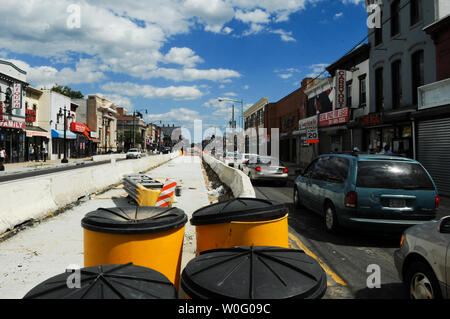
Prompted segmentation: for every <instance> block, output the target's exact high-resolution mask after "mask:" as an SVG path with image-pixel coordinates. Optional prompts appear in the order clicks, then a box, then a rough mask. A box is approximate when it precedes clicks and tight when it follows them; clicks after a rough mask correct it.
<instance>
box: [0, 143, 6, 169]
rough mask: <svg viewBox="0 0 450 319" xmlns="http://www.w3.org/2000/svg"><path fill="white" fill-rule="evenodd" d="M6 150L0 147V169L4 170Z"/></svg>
mask: <svg viewBox="0 0 450 319" xmlns="http://www.w3.org/2000/svg"><path fill="white" fill-rule="evenodd" d="M6 156H7V155H6V151H5V149H4V148H3V147H0V171H4V170H5V165H3V163H4V162H5V160H6Z"/></svg>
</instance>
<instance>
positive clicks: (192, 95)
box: [102, 82, 203, 100]
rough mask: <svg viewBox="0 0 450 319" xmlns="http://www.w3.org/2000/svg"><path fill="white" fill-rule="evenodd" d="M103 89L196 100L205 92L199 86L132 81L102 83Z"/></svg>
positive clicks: (164, 97)
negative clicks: (155, 84)
mask: <svg viewBox="0 0 450 319" xmlns="http://www.w3.org/2000/svg"><path fill="white" fill-rule="evenodd" d="M102 89H103V90H104V91H106V92H113V93H116V92H119V93H120V94H121V95H126V96H132V97H144V98H148V99H157V98H158V99H174V100H194V99H198V98H201V97H202V96H203V93H202V92H201V91H200V90H199V89H198V88H197V86H169V87H163V88H162V87H154V86H151V85H139V84H135V83H131V82H109V83H106V84H104V85H102Z"/></svg>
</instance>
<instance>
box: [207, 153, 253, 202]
mask: <svg viewBox="0 0 450 319" xmlns="http://www.w3.org/2000/svg"><path fill="white" fill-rule="evenodd" d="M203 160H204V161H205V162H206V163H207V164H208V165H209V167H211V169H212V170H213V171H214V172H215V173H216V174H217V176H219V178H220V180H221V181H222V183H224V184H225V185H227V186H228V187H230V189H231V191H232V192H233V195H234V197H248V198H256V194H255V189H254V188H253V185H252V182H251V181H250V178H249V177H248V176H246V175H245V174H244V173H242V172H241V171H240V170H238V169H235V168H233V167H230V166H228V165H225V164H224V163H222V162H221V161H219V160H217V159H215V158H213V157H211V156H209V155H206V154H203Z"/></svg>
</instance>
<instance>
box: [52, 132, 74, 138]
mask: <svg viewBox="0 0 450 319" xmlns="http://www.w3.org/2000/svg"><path fill="white" fill-rule="evenodd" d="M52 138H64V131H59V130H52ZM76 138H77V136H76V135H75V134H74V133H72V132H70V131H66V139H68V140H75V139H76Z"/></svg>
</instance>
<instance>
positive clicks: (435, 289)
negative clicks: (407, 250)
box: [405, 261, 442, 299]
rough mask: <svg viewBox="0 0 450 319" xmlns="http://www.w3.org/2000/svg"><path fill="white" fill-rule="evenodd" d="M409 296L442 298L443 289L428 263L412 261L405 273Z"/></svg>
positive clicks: (412, 297)
mask: <svg viewBox="0 0 450 319" xmlns="http://www.w3.org/2000/svg"><path fill="white" fill-rule="evenodd" d="M405 279H406V285H407V289H408V294H409V298H411V299H441V298H442V295H441V289H440V288H439V283H438V281H437V279H436V276H435V274H434V272H433V270H432V269H431V268H430V266H428V265H427V264H426V263H424V262H421V261H417V262H414V263H412V264H411V265H410V266H409V267H408V269H407V270H406V273H405Z"/></svg>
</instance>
